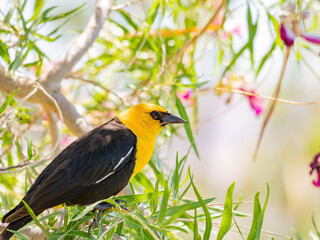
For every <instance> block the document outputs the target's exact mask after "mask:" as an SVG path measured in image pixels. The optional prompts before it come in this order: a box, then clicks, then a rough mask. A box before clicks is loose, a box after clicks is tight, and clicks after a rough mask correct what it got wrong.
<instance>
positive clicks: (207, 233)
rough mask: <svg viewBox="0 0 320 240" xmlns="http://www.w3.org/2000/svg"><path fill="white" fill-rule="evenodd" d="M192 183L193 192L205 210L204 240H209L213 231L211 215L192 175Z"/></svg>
mask: <svg viewBox="0 0 320 240" xmlns="http://www.w3.org/2000/svg"><path fill="white" fill-rule="evenodd" d="M190 182H191V184H192V187H193V190H194V192H195V194H196V195H197V198H198V200H199V203H200V205H201V207H202V210H203V212H204V214H205V215H206V229H205V230H204V234H203V240H209V239H210V234H211V230H212V219H211V215H210V212H209V210H208V207H207V206H206V204H205V202H204V201H203V199H202V197H201V195H200V193H199V191H198V190H197V188H196V186H195V185H194V183H193V179H192V177H191V175H190Z"/></svg>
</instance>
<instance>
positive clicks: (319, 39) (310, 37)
mask: <svg viewBox="0 0 320 240" xmlns="http://www.w3.org/2000/svg"><path fill="white" fill-rule="evenodd" d="M301 37H302V38H304V39H305V40H307V41H308V42H312V43H315V44H320V36H319V35H315V34H310V33H302V34H301Z"/></svg>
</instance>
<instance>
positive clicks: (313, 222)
mask: <svg viewBox="0 0 320 240" xmlns="http://www.w3.org/2000/svg"><path fill="white" fill-rule="evenodd" d="M312 225H313V228H314V230H315V231H316V234H317V236H318V238H319V239H320V232H319V230H318V228H317V224H316V220H315V219H314V214H312Z"/></svg>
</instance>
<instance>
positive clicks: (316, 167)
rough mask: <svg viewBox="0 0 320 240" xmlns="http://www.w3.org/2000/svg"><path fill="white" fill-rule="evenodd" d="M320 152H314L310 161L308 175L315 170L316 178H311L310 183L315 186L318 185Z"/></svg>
mask: <svg viewBox="0 0 320 240" xmlns="http://www.w3.org/2000/svg"><path fill="white" fill-rule="evenodd" d="M319 158H320V153H318V154H316V155H315V156H314V158H313V161H312V162H311V163H310V168H311V170H310V173H309V174H310V175H311V174H312V173H313V171H314V170H316V171H317V180H313V181H312V183H313V185H314V186H315V187H320V162H319Z"/></svg>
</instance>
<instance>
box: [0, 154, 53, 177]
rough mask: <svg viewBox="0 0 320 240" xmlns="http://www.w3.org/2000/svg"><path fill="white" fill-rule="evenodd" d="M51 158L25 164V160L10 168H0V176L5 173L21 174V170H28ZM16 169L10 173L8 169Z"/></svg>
mask: <svg viewBox="0 0 320 240" xmlns="http://www.w3.org/2000/svg"><path fill="white" fill-rule="evenodd" d="M52 159H53V158H52V157H50V158H43V159H40V160H37V161H33V162H26V161H27V160H24V161H23V162H22V163H19V164H17V165H15V166H10V167H6V168H0V174H6V173H17V172H21V171H23V170H25V169H26V168H30V167H33V166H35V165H38V164H42V163H45V162H47V161H50V160H52ZM15 168H18V169H17V170H14V171H11V170H10V169H15Z"/></svg>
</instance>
